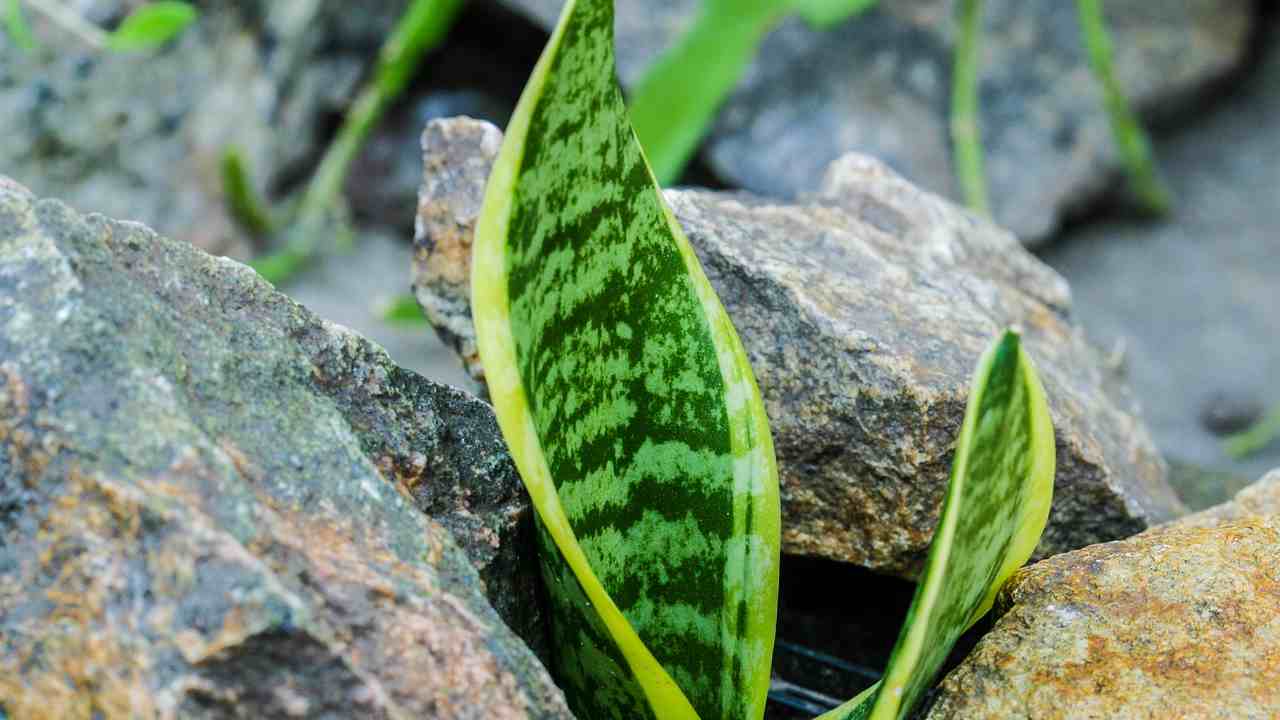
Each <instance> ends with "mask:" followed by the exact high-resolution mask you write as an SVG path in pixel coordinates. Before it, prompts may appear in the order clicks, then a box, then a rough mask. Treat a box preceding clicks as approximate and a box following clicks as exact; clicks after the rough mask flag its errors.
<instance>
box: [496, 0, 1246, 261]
mask: <svg viewBox="0 0 1280 720" xmlns="http://www.w3.org/2000/svg"><path fill="white" fill-rule="evenodd" d="M503 2H504V4H505V5H508V6H510V7H512V8H515V9H517V10H520V11H523V12H525V13H526V14H527V15H528V16H529V17H531V18H532V19H534V20H535V21H536V22H537V23H538V24H539V25H541V26H542V27H543V28H549V27H551V26H552V24H553V22H554V20H555V18H556V16H557V14H558V12H559V8H560V6H561V3H562V0H503ZM700 5H701V3H699V2H698V0H663V2H645V3H639V2H636V3H619V4H618V20H617V36H618V66H619V72H620V75H621V77H622V80H623V82H624V84H631V83H634V82H635V81H636V80H637V79H638V78H639V77H640V75H641V74H642V73H643V71H644V69H645V68H646V67H647V66H648V64H649V63H650V62H652V61H653V59H654V58H656V57H657V56H658V54H659V53H660V52H661V51H662V50H663V49H664V48H666V47H667V46H668V45H669V44H671V43H672V42H673V41H674V39H675V38H676V37H678V36H679V35H680V34H681V33H682V32H683V31H684V30H685V29H687V28H688V27H689V26H690V24H691V23H692V22H693V18H694V16H695V14H696V12H697V11H698V8H699V7H700ZM954 12H955V3H953V2H951V1H950V0H923V1H922V0H884V1H883V2H880V3H879V4H878V5H877V7H876V8H875V9H873V10H871V11H869V12H867V13H865V14H863V15H861V16H859V17H855V18H852V19H850V20H848V21H846V22H844V23H842V24H840V25H839V26H837V27H835V28H833V29H831V30H829V31H826V32H818V31H814V30H812V29H810V28H808V27H807V26H806V25H805V24H804V23H803V22H801V21H800V20H799V19H797V18H792V19H790V20H787V21H785V22H783V23H782V24H781V26H780V27H778V28H777V29H776V30H774V31H773V32H772V33H770V34H769V35H768V36H767V37H766V38H765V40H764V43H763V44H762V46H761V47H760V50H759V52H758V54H757V56H756V60H755V63H754V64H753V65H752V66H751V68H750V69H749V70H748V72H747V74H746V76H745V77H744V78H743V80H742V81H741V82H740V83H739V85H738V88H737V90H736V92H735V93H734V94H733V95H732V97H730V98H729V100H728V102H727V103H726V105H725V106H724V108H723V109H722V111H721V112H720V114H719V119H718V121H717V122H716V125H715V127H714V129H713V130H712V132H711V135H710V137H709V138H708V140H707V143H706V147H705V150H706V152H705V157H706V159H707V160H708V162H709V164H710V166H711V168H712V169H713V170H714V171H715V172H716V173H717V174H718V175H720V176H721V177H722V178H723V179H724V180H725V181H727V182H729V183H730V184H733V185H736V186H740V187H742V188H745V189H748V190H751V191H754V192H757V193H762V194H767V195H773V196H778V197H794V196H797V195H803V194H805V193H808V192H812V191H815V190H818V189H819V186H820V182H821V179H822V173H823V169H824V168H825V167H826V166H827V165H828V164H829V163H830V162H832V161H833V160H835V159H836V158H837V157H839V156H840V155H842V154H844V153H846V152H849V151H853V150H856V151H858V152H863V153H867V154H870V155H874V156H876V157H878V158H881V159H883V160H884V161H885V162H887V163H888V164H889V165H890V166H892V167H893V168H894V169H896V170H898V171H899V172H901V173H902V174H904V175H906V176H907V177H908V178H910V179H911V180H913V181H915V182H917V183H919V184H921V185H923V186H925V187H927V188H929V189H931V190H934V191H936V192H941V193H943V194H946V195H949V196H951V197H957V196H958V187H957V185H956V183H955V180H954V173H953V171H952V169H951V163H950V152H951V142H950V139H949V118H948V108H949V96H950V76H951V55H952V52H953V50H952V48H953V44H954V40H955V28H956V23H955V21H954V19H953V13H954ZM984 12H985V13H986V18H987V20H986V30H985V37H984V40H983V43H984V46H983V51H982V55H983V57H982V76H981V77H982V85H981V97H982V114H981V118H980V122H981V127H982V133H983V140H984V143H985V146H986V150H987V174H988V182H989V185H990V189H991V199H992V203H993V211H994V213H995V217H996V219H997V221H998V222H999V223H1000V224H1001V225H1002V226H1004V227H1008V228H1009V229H1011V230H1013V231H1014V233H1015V234H1017V235H1018V236H1019V237H1021V238H1023V240H1024V241H1028V242H1033V243H1034V242H1038V241H1040V240H1044V239H1045V238H1047V237H1048V236H1049V235H1051V234H1052V233H1053V231H1054V230H1055V229H1056V228H1057V227H1058V225H1059V223H1060V221H1061V219H1062V217H1063V216H1064V215H1065V214H1068V213H1073V212H1079V210H1080V209H1081V208H1082V207H1083V206H1085V205H1087V204H1089V203H1090V202H1091V201H1094V200H1096V199H1098V197H1099V196H1100V194H1101V193H1102V192H1103V191H1105V190H1106V188H1107V187H1108V185H1109V181H1110V180H1111V178H1112V176H1113V175H1114V174H1115V173H1116V172H1117V171H1118V170H1119V167H1120V164H1119V159H1118V154H1117V151H1116V149H1115V146H1114V143H1113V142H1112V140H1111V135H1110V126H1109V124H1108V121H1107V116H1106V112H1105V110H1104V107H1103V101H1102V98H1101V95H1100V91H1099V89H1098V85H1097V83H1096V82H1095V81H1094V80H1093V76H1092V73H1091V72H1090V70H1089V66H1088V62H1087V60H1086V56H1085V52H1084V49H1083V46H1082V44H1081V39H1080V36H1079V32H1078V23H1077V18H1076V10H1075V5H1074V3H1064V2H1060V1H1059V0H1031V1H1028V0H994V1H992V2H988V3H986V4H985V8H984ZM1106 13H1107V17H1106V19H1107V22H1108V26H1109V28H1110V29H1111V33H1112V37H1113V40H1114V43H1113V44H1114V47H1115V51H1116V67H1117V73H1118V76H1119V78H1120V82H1121V85H1122V86H1123V87H1124V89H1125V91H1126V93H1127V94H1128V96H1129V97H1130V98H1132V99H1133V101H1134V102H1135V103H1136V104H1137V106H1138V107H1139V108H1142V109H1145V110H1147V111H1149V112H1148V114H1149V115H1160V116H1162V117H1167V116H1170V115H1173V114H1176V113H1178V112H1179V111H1187V110H1191V109H1193V104H1194V103H1193V101H1194V97H1195V95H1196V94H1197V93H1196V91H1197V90H1199V89H1202V88H1203V87H1205V86H1206V85H1207V84H1209V83H1211V82H1212V81H1214V80H1217V79H1220V78H1222V77H1223V76H1224V75H1225V74H1227V73H1228V72H1229V71H1231V70H1232V69H1233V68H1234V67H1236V65H1237V64H1238V63H1239V62H1240V60H1241V59H1242V57H1243V56H1244V54H1245V50H1246V48H1247V46H1248V41H1249V37H1250V30H1251V24H1252V22H1251V21H1252V17H1253V13H1254V7H1253V3H1251V2H1249V1H1248V0H1189V1H1187V2H1176V3H1169V2H1166V3H1152V2H1149V1H1148V0H1113V1H1112V2H1108V3H1106Z"/></svg>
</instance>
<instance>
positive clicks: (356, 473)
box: [0, 181, 569, 720]
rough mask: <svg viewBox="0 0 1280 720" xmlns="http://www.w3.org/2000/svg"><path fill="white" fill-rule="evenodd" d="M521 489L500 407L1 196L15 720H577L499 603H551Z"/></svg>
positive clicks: (180, 265) (9, 638) (159, 242)
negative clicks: (536, 563)
mask: <svg viewBox="0 0 1280 720" xmlns="http://www.w3.org/2000/svg"><path fill="white" fill-rule="evenodd" d="M516 483H517V481H516V478H515V476H514V472H513V470H512V469H511V465H510V460H509V458H507V456H506V454H505V451H504V450H503V446H502V443H501V438H500V437H499V436H498V434H497V429H496V426H495V423H494V420H493V416H492V413H491V411H490V410H489V409H488V408H487V406H485V405H483V404H482V403H479V402H477V401H475V400H474V399H471V398H468V397H467V396H465V395H464V394H462V393H460V392H457V391H453V390H450V389H448V388H443V387H440V386H436V385H434V384H432V383H430V382H428V381H426V380H423V379H422V378H419V377H417V376H415V375H413V374H411V373H408V372H405V371H403V370H400V369H399V368H396V367H395V366H394V365H393V364H391V362H390V361H389V360H388V359H387V357H386V355H385V353H383V352H382V351H381V349H379V348H377V347H376V346H374V345H373V344H371V343H369V342H368V341H366V340H364V339H363V338H360V337H358V336H356V335H354V334H353V333H351V332H350V331H347V330H345V329H343V328H340V327H337V326H334V325H330V324H328V323H326V322H324V321H322V320H320V319H318V318H316V317H315V316H314V315H312V314H311V313H310V312H308V311H307V310H306V309H304V308H302V307H300V306H298V305H297V304H295V303H293V302H292V301H290V300H289V299H288V298H286V297H284V296H283V295H281V294H279V293H276V292H275V291H274V290H273V289H272V288H271V287H270V286H269V285H268V284H267V283H265V282H263V281H262V280H261V278H259V277H258V276H257V275H256V274H254V273H253V272H252V271H250V270H249V269H247V268H245V267H244V266H242V265H239V264H238V263H235V262H232V261H229V260H224V259H216V258H212V257H210V256H208V255H205V254H204V253H202V252H200V251H198V250H196V249H195V248H193V247H192V246H191V245H189V244H188V243H185V242H175V241H171V240H168V239H165V238H161V237H158V236H156V235H155V234H154V233H152V232H151V231H150V230H148V229H146V228H145V227H143V226H142V225H139V224H136V223H125V222H116V221H113V220H109V219H106V218H103V217H101V216H89V217H83V216H80V215H78V214H76V213H75V212H73V211H72V210H70V209H68V208H67V207H66V206H64V205H62V204H60V203H57V202H53V201H41V200H38V199H36V198H35V197H34V196H32V195H31V194H30V193H28V192H26V191H25V190H22V189H20V188H17V187H16V186H15V185H14V184H12V183H10V182H8V181H0V638H2V640H0V717H10V718H24V719H25V718H59V719H61V718H77V719H78V718H83V719H85V720H88V719H89V718H94V717H107V718H117V717H161V718H178V717H180V718H229V717H255V718H257V717H262V718H266V717H282V718H283V717H289V718H331V717H369V718H402V717H423V718H426V717H431V718H437V717H438V718H477V719H478V718H568V717H569V713H568V710H567V708H566V706H565V704H564V699H563V697H562V695H561V693H560V691H559V690H558V689H557V688H556V687H555V686H554V684H553V683H552V681H551V679H550V678H549V677H548V675H547V674H546V672H545V670H543V668H542V666H541V665H540V664H539V663H538V661H537V659H536V657H535V656H534V655H533V653H532V652H530V650H529V649H528V648H527V647H526V646H525V644H524V643H522V642H521V641H520V640H519V639H518V638H517V637H516V635H515V634H514V633H512V632H511V630H510V629H508V627H507V626H506V625H505V624H504V623H503V620H502V618H501V617H500V616H499V615H498V614H497V613H496V612H495V611H494V609H493V608H492V607H490V605H489V604H488V603H487V602H486V601H485V599H484V596H483V594H482V592H483V590H484V589H485V588H484V586H483V585H482V582H481V575H485V576H486V577H487V579H491V580H492V581H493V583H491V584H492V585H493V586H494V587H492V588H491V592H492V591H493V590H497V591H498V596H499V598H500V599H503V600H504V601H505V602H507V603H520V602H521V601H524V602H525V608H524V609H523V610H522V609H521V608H518V607H517V608H511V606H510V605H507V607H508V608H509V612H512V614H511V615H510V616H509V617H510V618H511V621H512V624H513V625H516V626H520V624H521V618H522V617H523V616H522V615H521V614H520V613H521V612H527V611H528V610H529V609H530V608H531V607H536V603H534V602H533V600H531V599H530V598H529V597H527V596H526V593H529V592H531V591H530V590H527V589H526V587H527V586H526V585H524V584H522V583H527V582H536V581H535V580H534V577H535V576H534V575H533V574H532V572H533V571H532V569H529V570H528V571H525V570H522V569H521V568H512V567H507V566H504V565H503V563H505V562H507V560H506V559H505V558H511V557H515V558H529V559H531V558H530V556H529V555H528V553H524V554H518V555H512V551H513V550H514V549H516V548H520V547H524V548H528V547H529V546H530V545H531V542H530V541H531V538H530V537H529V536H528V535H527V533H528V532H529V530H530V525H529V522H528V519H529V516H528V511H527V500H524V499H523V498H522V496H520V495H519V494H518V492H516V489H517V488H518V485H517V484H516ZM415 505H418V506H419V507H421V508H423V509H426V510H428V511H430V512H434V513H436V514H437V516H438V517H439V518H440V522H436V521H435V520H432V519H431V518H429V517H428V516H427V515H426V514H424V513H423V512H422V511H421V510H419V509H418V508H415ZM446 527H447V528H449V529H450V530H453V531H455V532H456V533H457V535H458V537H459V538H460V539H461V540H462V541H463V548H465V550H466V551H467V552H465V553H464V549H463V548H460V547H459V544H458V543H457V542H455V540H454V539H453V537H452V536H451V534H450V532H449V531H448V530H446ZM518 528H523V530H519V534H517V529H518ZM516 538H520V539H522V540H524V541H525V544H524V545H523V546H522V545H521V544H520V543H519V542H516ZM467 553H470V555H471V556H472V557H470V558H469V557H468V554H467ZM473 561H474V563H475V565H477V566H479V567H480V568H481V569H482V570H481V574H477V572H476V569H475V567H473ZM499 568H500V569H499ZM522 573H524V574H522ZM503 595H505V596H506V597H505V598H503V597H502V596H503ZM534 612H535V618H536V610H535V611H534ZM525 627H526V628H528V627H530V626H528V625H526V626H525ZM532 627H540V625H534V626H532Z"/></svg>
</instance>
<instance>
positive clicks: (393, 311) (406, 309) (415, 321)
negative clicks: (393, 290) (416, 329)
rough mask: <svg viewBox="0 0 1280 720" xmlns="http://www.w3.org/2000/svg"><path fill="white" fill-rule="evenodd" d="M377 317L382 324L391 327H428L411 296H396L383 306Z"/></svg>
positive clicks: (420, 310) (425, 319) (416, 302)
mask: <svg viewBox="0 0 1280 720" xmlns="http://www.w3.org/2000/svg"><path fill="white" fill-rule="evenodd" d="M378 314H379V315H381V316H382V319H383V321H384V322H387V323H390V324H393V325H428V324H429V323H428V322H427V316H426V315H423V314H422V307H421V306H419V305H418V299H417V298H416V297H414V296H412V295H397V296H396V297H394V298H391V300H389V301H388V302H386V303H385V304H383V306H382V308H381V309H380V311H379V313H378Z"/></svg>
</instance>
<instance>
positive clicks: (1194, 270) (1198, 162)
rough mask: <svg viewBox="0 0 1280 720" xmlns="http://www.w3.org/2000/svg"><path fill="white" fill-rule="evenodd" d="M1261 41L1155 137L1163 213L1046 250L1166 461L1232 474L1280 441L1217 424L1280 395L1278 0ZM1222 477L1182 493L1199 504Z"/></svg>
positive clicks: (1278, 462)
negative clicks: (1247, 437)
mask: <svg viewBox="0 0 1280 720" xmlns="http://www.w3.org/2000/svg"><path fill="white" fill-rule="evenodd" d="M1273 7H1275V6H1274V5H1273ZM1263 40H1264V41H1265V42H1264V43H1263V45H1262V47H1261V54H1260V56H1259V57H1258V58H1257V59H1258V63H1257V65H1256V66H1255V67H1254V68H1253V69H1252V70H1251V71H1250V74H1249V75H1248V76H1246V77H1243V78H1241V80H1240V81H1239V82H1237V83H1234V84H1233V85H1232V86H1231V88H1230V91H1229V93H1228V94H1227V95H1226V96H1225V97H1224V98H1222V101H1221V102H1220V103H1218V104H1217V105H1215V107H1214V109H1213V110H1212V111H1211V112H1204V113H1202V114H1200V116H1199V117H1198V121H1197V122H1196V124H1195V125H1194V126H1193V127H1190V128H1188V129H1187V130H1186V131H1184V132H1180V133H1177V134H1174V135H1172V136H1170V137H1168V138H1166V139H1164V140H1162V141H1160V142H1158V143H1157V145H1156V150H1157V152H1158V154H1159V157H1160V161H1161V165H1162V166H1163V167H1164V170H1165V174H1166V175H1167V176H1168V179H1169V184H1170V186H1171V187H1172V189H1173V191H1174V194H1175V195H1176V196H1177V205H1176V207H1175V210H1174V213H1173V215H1172V216H1170V217H1169V218H1168V219H1167V220H1165V221H1163V222H1159V223H1148V224H1143V223H1139V222H1134V221H1123V220H1112V221H1108V222H1103V223H1097V224H1092V225H1090V226H1087V227H1082V228H1080V229H1078V230H1077V231H1075V232H1073V233H1070V234H1068V235H1066V236H1064V237H1063V238H1062V239H1061V240H1060V241H1059V242H1058V243H1055V244H1054V245H1053V246H1052V247H1050V248H1048V249H1047V251H1046V253H1045V256H1044V258H1045V261H1046V262H1048V263H1049V264H1050V265H1053V266H1054V267H1055V268H1057V269H1058V271H1059V272H1061V273H1062V274H1063V275H1065V276H1066V277H1067V279H1068V280H1070V281H1071V287H1072V289H1073V291H1074V294H1075V297H1076V306H1077V308H1078V311H1079V315H1080V318H1081V320H1082V322H1083V323H1084V324H1085V327H1087V328H1089V331H1090V333H1091V334H1095V337H1096V339H1097V340H1098V341H1099V342H1100V343H1101V344H1103V345H1104V346H1107V347H1119V348H1121V349H1122V350H1123V356H1124V358H1125V361H1126V363H1125V364H1126V366H1127V369H1128V375H1129V377H1130V378H1131V381H1132V383H1133V387H1134V390H1135V391H1136V392H1137V393H1138V396H1139V397H1141V398H1142V403H1143V409H1144V411H1145V413H1146V416H1147V419H1148V422H1149V423H1150V425H1151V432H1152V434H1153V435H1154V437H1155V439H1156V442H1157V444H1158V445H1159V447H1160V449H1161V450H1162V451H1163V452H1164V454H1165V456H1166V457H1167V458H1169V460H1170V462H1172V463H1175V464H1178V463H1182V464H1187V465H1193V466H1199V467H1202V468H1207V469H1210V470H1212V471H1215V472H1216V473H1229V474H1231V475H1234V476H1236V477H1240V478H1241V479H1242V480H1243V481H1244V482H1247V481H1249V480H1252V479H1253V478H1256V477H1258V476H1259V475H1260V474H1262V473H1264V472H1266V471H1267V470H1269V469H1270V468H1273V467H1277V466H1280V441H1277V442H1274V443H1272V444H1271V445H1269V446H1268V447H1266V448H1264V449H1263V450H1262V451H1261V452H1259V453H1257V454H1256V455H1254V456H1252V457H1250V458H1247V459H1246V460H1244V461H1240V460H1237V459H1234V458H1231V457H1229V456H1228V455H1227V454H1226V453H1225V452H1224V451H1223V448H1222V435H1221V433H1222V432H1229V431H1231V430H1234V429H1239V427H1240V426H1241V425H1244V424H1248V423H1249V422H1250V421H1252V420H1256V419H1258V418H1259V417H1260V416H1261V415H1262V414H1264V413H1265V412H1267V411H1268V410H1270V409H1271V408H1273V407H1277V406H1280V383H1278V382H1276V379H1277V378H1280V342H1276V338H1277V337H1280V312H1276V310H1277V299H1278V298H1280V289H1278V288H1280V239H1278V238H1277V228H1280V201H1278V198H1280V195H1278V194H1277V191H1276V188H1277V187H1280V163H1278V162H1276V161H1275V160H1276V158H1280V133H1277V132H1276V128H1277V127H1280V92H1277V90H1276V89H1277V88H1280V10H1274V9H1273V10H1272V16H1271V19H1270V21H1269V22H1268V23H1267V25H1266V34H1265V36H1264V37H1263ZM1224 421H1225V422H1224ZM1210 477H1211V478H1212V476H1210ZM1232 489H1234V488H1232V487H1231V484H1230V483H1228V484H1227V485H1226V487H1224V486H1223V484H1222V483H1221V482H1220V481H1219V482H1218V483H1215V484H1213V485H1210V486H1208V487H1202V488H1194V487H1191V488H1188V492H1187V493H1186V494H1187V495H1188V496H1191V495H1198V496H1203V497H1204V498H1205V500H1204V502H1203V503H1198V504H1197V505H1198V506H1199V507H1204V506H1206V505H1212V504H1215V503H1218V502H1221V501H1222V500H1224V499H1226V498H1228V497H1230V495H1231V492H1230V491H1231V490H1232Z"/></svg>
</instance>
